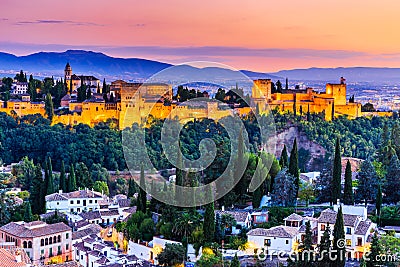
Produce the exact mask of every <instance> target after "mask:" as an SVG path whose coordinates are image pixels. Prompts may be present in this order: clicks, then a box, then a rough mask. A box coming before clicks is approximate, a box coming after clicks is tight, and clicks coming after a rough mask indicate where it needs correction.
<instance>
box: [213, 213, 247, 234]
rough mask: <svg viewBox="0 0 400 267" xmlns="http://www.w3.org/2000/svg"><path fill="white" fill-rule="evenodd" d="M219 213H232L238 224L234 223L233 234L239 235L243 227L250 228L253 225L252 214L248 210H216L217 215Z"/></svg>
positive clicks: (221, 214)
mask: <svg viewBox="0 0 400 267" xmlns="http://www.w3.org/2000/svg"><path fill="white" fill-rule="evenodd" d="M217 214H219V215H220V216H221V217H222V216H223V215H225V214H229V215H231V216H232V217H233V218H234V219H235V221H236V225H233V226H232V228H231V229H230V230H231V234H233V235H237V234H239V233H240V231H241V230H242V229H250V227H251V215H250V213H249V212H248V211H245V210H232V211H225V210H216V211H215V215H217Z"/></svg>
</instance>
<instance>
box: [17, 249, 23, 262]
mask: <svg viewBox="0 0 400 267" xmlns="http://www.w3.org/2000/svg"><path fill="white" fill-rule="evenodd" d="M15 261H16V262H22V255H21V251H17V252H16V253H15Z"/></svg>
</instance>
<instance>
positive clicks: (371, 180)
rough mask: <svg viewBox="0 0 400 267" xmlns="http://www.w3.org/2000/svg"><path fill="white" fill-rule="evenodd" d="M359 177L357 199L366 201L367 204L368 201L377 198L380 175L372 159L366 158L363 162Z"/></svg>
mask: <svg viewBox="0 0 400 267" xmlns="http://www.w3.org/2000/svg"><path fill="white" fill-rule="evenodd" d="M357 179H358V187H357V194H356V196H355V197H356V200H357V201H358V202H361V201H364V202H365V204H367V202H368V201H373V200H375V197H376V191H377V187H378V176H377V175H376V172H375V169H374V166H373V165H372V163H371V161H370V160H365V161H364V162H363V163H361V166H360V172H359V173H358V176H357Z"/></svg>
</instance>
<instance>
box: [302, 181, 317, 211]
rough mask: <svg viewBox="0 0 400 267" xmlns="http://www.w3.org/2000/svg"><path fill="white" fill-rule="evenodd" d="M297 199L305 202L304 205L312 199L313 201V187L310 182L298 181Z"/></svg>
mask: <svg viewBox="0 0 400 267" xmlns="http://www.w3.org/2000/svg"><path fill="white" fill-rule="evenodd" d="M298 197H299V199H300V200H302V201H305V202H306V206H307V207H308V204H309V203H310V202H312V201H314V199H315V196H314V187H313V185H312V184H310V183H307V182H304V181H300V188H299V196H298Z"/></svg>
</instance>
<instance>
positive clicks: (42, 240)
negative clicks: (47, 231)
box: [40, 238, 44, 246]
mask: <svg viewBox="0 0 400 267" xmlns="http://www.w3.org/2000/svg"><path fill="white" fill-rule="evenodd" d="M40 245H41V246H44V239H43V238H42V239H41V240H40Z"/></svg>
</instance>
